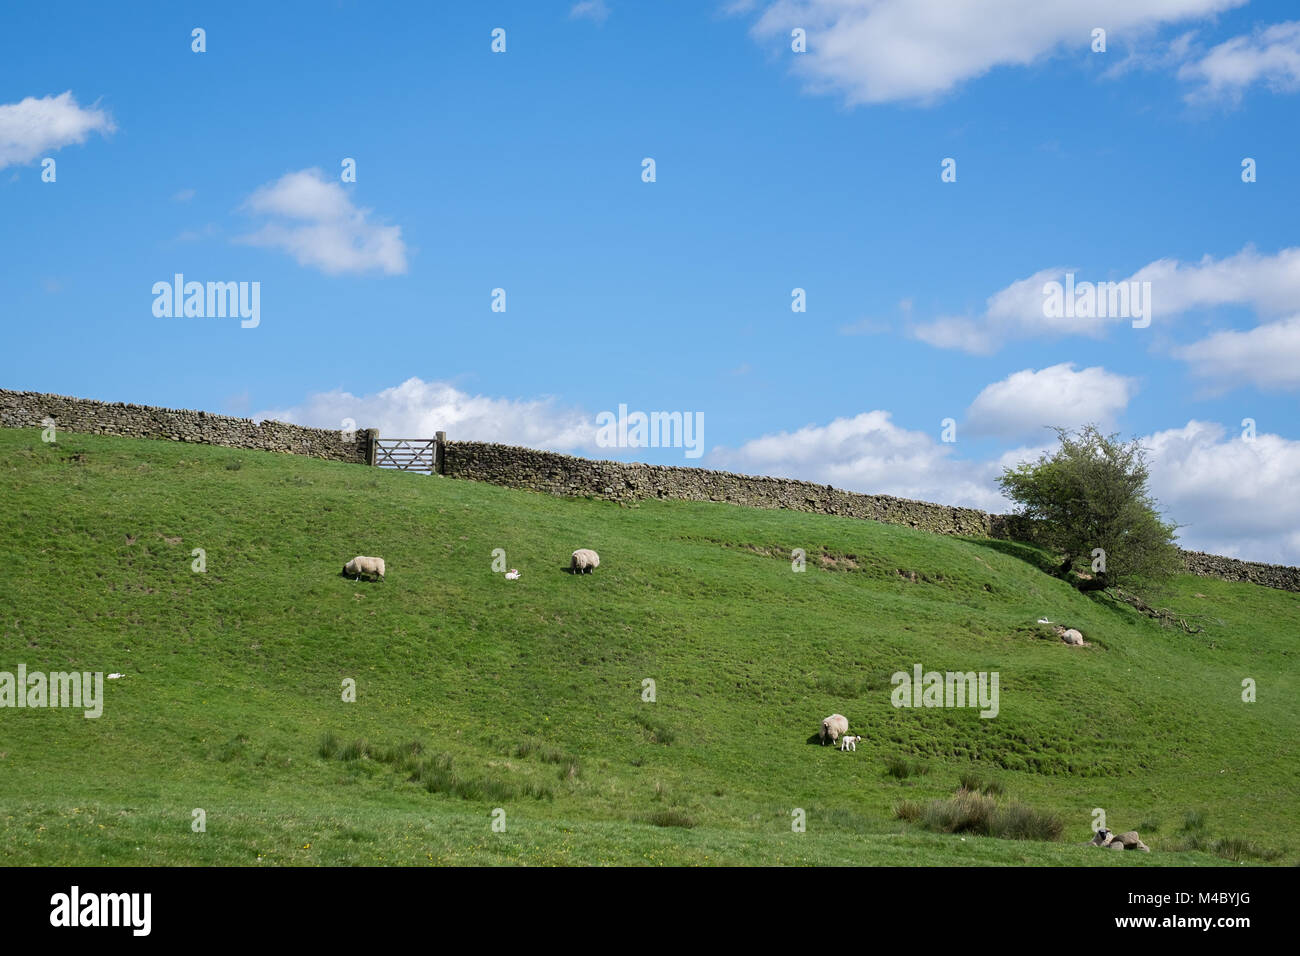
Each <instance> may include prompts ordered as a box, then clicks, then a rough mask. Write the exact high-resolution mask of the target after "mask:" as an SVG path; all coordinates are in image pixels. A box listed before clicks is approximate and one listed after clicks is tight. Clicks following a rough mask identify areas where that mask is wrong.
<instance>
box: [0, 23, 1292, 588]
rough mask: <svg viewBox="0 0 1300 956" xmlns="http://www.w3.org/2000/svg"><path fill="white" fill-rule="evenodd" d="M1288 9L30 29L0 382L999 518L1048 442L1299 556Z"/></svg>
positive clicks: (10, 113)
mask: <svg viewBox="0 0 1300 956" xmlns="http://www.w3.org/2000/svg"><path fill="white" fill-rule="evenodd" d="M975 8H978V9H975ZM1297 21H1300V14H1298V13H1297V11H1296V10H1295V9H1294V7H1292V6H1290V5H1288V4H1285V3H1261V2H1258V0H1255V2H1249V3H1246V2H1239V0H1124V2H1119V0H1098V2H1095V3H1090V4H1080V3H1060V2H1046V0H997V2H992V0H991V2H989V3H985V4H981V5H972V4H955V3H951V2H950V3H947V4H944V3H939V2H938V0H910V2H908V3H902V2H901V0H863V2H861V3H857V4H853V3H844V2H831V0H786V2H780V3H771V2H759V0H754V2H748V3H746V2H740V3H729V2H725V0H722V2H693V3H686V2H681V3H676V2H662V3H661V2H656V3H648V2H630V0H627V2H625V0H604V2H603V3H599V2H595V3H593V2H587V3H578V4H574V3H573V2H571V0H570V2H555V3H551V2H530V3H523V2H520V3H495V4H494V3H481V4H427V3H421V4H409V5H406V4H384V5H373V4H370V5H367V4H361V3H353V2H338V3H333V4H326V3H310V4H309V3H295V4H274V5H268V4H251V3H249V4H245V3H225V4H211V5H208V4H177V3H156V4H147V3H139V4H131V5H126V6H124V7H119V8H117V9H109V8H106V7H105V6H104V5H100V4H91V3H85V4H63V3H53V4H47V5H38V6H30V5H8V6H7V7H6V9H5V10H4V12H3V13H0V218H2V219H3V222H4V229H3V230H2V231H0V261H2V262H3V263H4V267H3V268H2V269H0V309H2V310H3V311H2V313H0V314H3V318H4V322H5V341H6V346H7V347H6V349H5V351H4V353H3V356H2V357H0V385H2V386H4V387H9V388H22V389H31V390H36V391H49V392H58V393H62V394H70V395H78V396H85V397H92V398H101V399H105V400H112V401H132V402H138V403H148V404H157V405H167V406H175V407H186V408H203V409H207V410H210V411H219V412H226V413H230V414H239V415H249V416H253V417H263V416H272V417H279V418H283V419H287V420H292V421H297V422H301V423H305V424H313V425H320V426H323V427H340V426H341V424H342V420H343V419H344V418H347V417H351V418H353V419H354V420H355V421H356V422H357V423H358V424H359V425H361V426H363V427H365V426H372V425H373V426H377V427H379V428H380V429H381V431H382V432H383V433H384V434H387V435H394V436H395V435H399V434H400V435H412V436H419V437H423V436H426V435H429V434H431V433H432V432H433V431H434V430H436V429H442V430H445V431H447V432H448V433H449V435H450V436H451V437H452V438H463V439H479V440H498V441H507V442H512V443H517V444H525V445H531V446H535V447H547V448H554V449H558V450H563V451H569V452H573V453H578V454H587V455H594V456H597V457H605V458H619V459H626V460H645V461H653V462H660V463H666V464H693V465H703V466H705V467H721V468H726V469H728V470H733V471H743V472H750V473H764V474H783V475H790V476H794V477H801V478H808V479H811V480H816V481H823V482H829V483H833V484H835V485H838V486H841V487H847V488H851V489H854V490H861V491H868V492H884V493H891V494H899V495H906V496H910V497H920V498H926V499H929V500H937V501H943V502H947V503H952V504H967V505H973V506H977V507H984V508H988V509H990V510H1003V509H1004V508H1005V507H1006V502H1004V501H1002V500H1001V499H1000V497H999V495H998V493H997V489H996V486H995V484H994V482H993V478H994V477H995V476H996V474H997V473H998V472H999V470H1000V468H1001V467H1002V466H1003V465H1005V464H1009V463H1013V462H1015V461H1017V460H1020V459H1022V458H1026V457H1035V456H1036V455H1037V453H1038V452H1039V451H1040V450H1041V449H1043V448H1045V447H1047V446H1048V444H1049V439H1050V433H1049V432H1047V431H1046V429H1045V428H1044V426H1046V425H1052V424H1062V425H1067V426H1074V425H1078V424H1081V423H1083V422H1086V421H1098V422H1100V423H1102V424H1103V425H1105V426H1106V427H1108V428H1110V429H1112V430H1115V431H1119V432H1120V433H1121V434H1122V435H1123V436H1124V437H1130V436H1139V437H1142V438H1143V439H1144V441H1146V442H1147V444H1148V445H1149V446H1150V447H1151V449H1152V459H1153V479H1152V485H1153V490H1154V491H1155V494H1156V496H1157V498H1159V500H1160V501H1161V502H1162V504H1163V505H1164V506H1165V507H1166V510H1167V513H1168V514H1169V515H1170V516H1171V517H1172V518H1173V519H1175V520H1176V521H1178V522H1180V523H1182V524H1184V525H1185V527H1184V529H1183V532H1182V539H1183V540H1182V543H1183V544H1184V545H1185V546H1188V547H1196V548H1202V549H1204V550H1211V551H1217V552H1220V553H1226V554H1234V555H1238V556H1241V557H1246V558H1253V559H1257V560H1269V561H1283V562H1286V563H1292V564H1295V563H1300V499H1298V497H1297V496H1296V495H1295V493H1294V490H1293V489H1294V488H1295V487H1296V485H1297V478H1300V428H1298V427H1297V419H1296V415H1295V411H1296V403H1295V399H1296V392H1297V389H1300V319H1297V318H1295V317H1296V316H1297V315H1300V236H1297V230H1296V226H1295V223H1296V210H1297V209H1298V208H1300V202H1297V200H1298V199H1300V132H1297V131H1298V130H1300V122H1297V120H1298V118H1300V116H1298V113H1297V106H1298V105H1300V96H1298V95H1297V91H1298V88H1300V22H1297ZM196 27H201V28H202V29H203V30H204V31H206V35H205V40H206V51H205V52H201V53H200V52H194V51H193V50H192V48H191V46H192V43H193V40H192V35H191V31H192V30H193V29H194V28H196ZM1096 27H1100V28H1103V29H1105V30H1106V51H1105V52H1094V50H1093V49H1092V44H1093V38H1092V30H1093V28H1096ZM495 28H502V29H504V30H505V31H506V32H505V37H506V50H505V52H504V53H494V52H493V51H492V50H491V43H492V36H491V33H492V30H493V29H495ZM795 28H799V29H803V30H804V31H805V33H806V37H807V52H804V53H796V52H794V51H793V50H792V49H791V45H792V37H791V31H792V30H793V29H795ZM647 157H650V158H653V159H654V161H655V174H656V177H655V181H654V182H644V181H643V179H642V161H643V159H645V158H647ZM1247 157H1249V158H1252V159H1253V160H1255V163H1256V172H1257V178H1256V181H1255V182H1250V183H1246V182H1243V181H1242V166H1241V164H1242V161H1243V159H1244V158H1247ZM344 158H352V159H355V161H356V170H357V175H356V182H347V183H345V182H342V181H341V179H340V172H341V162H342V160H343V159H344ZM945 158H953V159H955V160H956V172H957V177H956V181H955V182H943V181H941V177H940V173H941V161H942V160H943V159H945ZM46 159H52V160H53V161H54V163H55V166H54V172H55V179H54V181H53V182H46V181H43V179H42V169H43V166H42V162H43V160H46ZM1066 270H1071V271H1073V272H1074V273H1075V274H1076V276H1077V278H1078V280H1079V281H1093V282H1107V281H1121V280H1129V279H1133V280H1134V281H1139V282H1140V281H1150V282H1151V286H1150V288H1151V298H1152V318H1151V322H1150V326H1149V327H1147V328H1134V327H1133V326H1132V323H1131V322H1130V321H1129V320H1128V319H1125V318H1121V319H1118V320H1116V319H1105V318H1093V319H1075V320H1071V321H1068V322H1060V321H1058V322H1051V321H1048V320H1047V319H1045V318H1044V316H1043V314H1042V301H1043V293H1042V286H1043V284H1044V282H1046V281H1051V280H1053V279H1055V278H1063V274H1064V272H1065V271H1066ZM176 273H183V274H184V275H185V277H186V280H188V281H199V282H210V281H220V282H228V281H229V282H250V283H251V282H257V283H259V289H260V315H259V320H260V321H259V323H258V325H257V326H256V327H255V328H241V324H240V321H239V320H238V319H231V318H198V317H159V316H156V315H155V314H154V311H153V305H154V298H155V297H154V294H153V292H152V291H151V290H152V287H153V285H154V283H156V282H159V281H165V282H170V281H171V279H172V277H173V275H174V274H176ZM498 288H501V289H504V290H505V296H506V310H505V311H504V312H494V311H492V308H491V305H492V290H493V289H498ZM795 288H801V289H804V290H805V293H806V300H807V310H806V312H802V313H796V312H793V311H792V310H791V302H792V297H791V296H792V290H793V289H795ZM620 405H626V406H627V407H628V409H630V410H634V411H635V410H640V411H645V412H650V411H660V410H663V411H681V412H684V413H688V414H692V415H696V414H698V415H702V416H703V422H704V429H703V445H704V447H703V455H702V457H699V458H688V457H687V456H686V455H685V453H684V449H682V448H609V447H601V446H600V445H599V443H598V441H597V432H596V426H595V421H596V416H597V414H598V413H600V412H602V411H606V410H617V409H618V408H619V406H620ZM947 418H951V419H952V420H953V421H954V422H955V423H956V429H955V434H956V441H955V442H945V441H943V440H942V438H943V436H942V429H943V424H942V423H943V420H944V419H947ZM1247 418H1250V419H1253V420H1254V421H1255V423H1256V424H1255V428H1256V432H1255V435H1254V438H1253V440H1244V439H1243V437H1242V436H1243V427H1242V421H1243V419H1247Z"/></svg>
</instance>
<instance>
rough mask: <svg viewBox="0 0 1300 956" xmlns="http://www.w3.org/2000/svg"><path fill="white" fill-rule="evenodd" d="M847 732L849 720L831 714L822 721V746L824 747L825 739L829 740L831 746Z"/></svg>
mask: <svg viewBox="0 0 1300 956" xmlns="http://www.w3.org/2000/svg"><path fill="white" fill-rule="evenodd" d="M848 732H849V719H848V718H847V717H845V716H844V715H843V714H831V715H830V716H829V717H827V718H826V719H825V720H823V721H822V729H821V738H822V746H823V747H825V746H826V738H827V737H829V738H830V739H831V745H832V746H833V745H834V744H835V743H836V742H837V741H838V740H839V739H840V738H841V737H843V736H844V735H845V734H847V733H848Z"/></svg>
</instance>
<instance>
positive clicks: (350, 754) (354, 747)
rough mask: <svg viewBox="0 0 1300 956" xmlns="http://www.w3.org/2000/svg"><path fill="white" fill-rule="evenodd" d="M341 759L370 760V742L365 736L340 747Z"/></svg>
mask: <svg viewBox="0 0 1300 956" xmlns="http://www.w3.org/2000/svg"><path fill="white" fill-rule="evenodd" d="M338 756H339V759H340V760H369V759H370V742H369V741H368V740H366V739H365V738H364V737H362V738H360V739H358V740H354V741H352V743H350V744H347V745H346V746H344V747H342V748H340V749H339V755H338Z"/></svg>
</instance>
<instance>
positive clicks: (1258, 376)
mask: <svg viewBox="0 0 1300 956" xmlns="http://www.w3.org/2000/svg"><path fill="white" fill-rule="evenodd" d="M1173 355H1174V357H1175V358H1179V359H1182V360H1183V361H1185V362H1189V363H1191V369H1192V374H1194V375H1197V376H1199V377H1201V378H1204V379H1209V380H1211V381H1212V382H1213V383H1215V384H1216V385H1218V386H1220V387H1223V388H1229V387H1233V386H1237V385H1254V386H1257V387H1259V388H1266V389H1269V388H1272V389H1295V388H1300V315H1295V316H1292V317H1291V318H1289V319H1284V320H1282V321H1280V322H1270V323H1268V324H1267V325H1260V326H1256V327H1255V328H1253V329H1250V330H1249V331H1246V332H1238V331H1235V330H1229V331H1225V332H1216V333H1215V334H1213V335H1211V336H1208V337H1206V338H1204V339H1201V340H1200V341H1198V342H1193V343H1192V344H1191V345H1184V346H1180V347H1178V348H1175V349H1174V350H1173Z"/></svg>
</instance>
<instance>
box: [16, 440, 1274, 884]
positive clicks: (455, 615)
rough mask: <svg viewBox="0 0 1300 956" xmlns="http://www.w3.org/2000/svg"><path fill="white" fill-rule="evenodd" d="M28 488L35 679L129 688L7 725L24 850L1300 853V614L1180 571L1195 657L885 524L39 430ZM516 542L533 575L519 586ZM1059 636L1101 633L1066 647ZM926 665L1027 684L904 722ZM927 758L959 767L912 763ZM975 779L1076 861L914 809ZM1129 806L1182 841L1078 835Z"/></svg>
mask: <svg viewBox="0 0 1300 956" xmlns="http://www.w3.org/2000/svg"><path fill="white" fill-rule="evenodd" d="M0 473H2V474H3V483H0V506H2V510H0V525H2V527H0V567H3V568H4V573H3V576H0V670H7V671H14V670H16V668H17V665H18V664H19V662H23V663H25V664H26V665H27V667H28V669H29V670H32V671H34V670H46V671H62V670H69V669H79V670H89V671H103V672H104V673H106V674H107V673H111V672H114V671H119V672H122V673H123V674H124V675H125V676H124V677H123V678H122V679H120V680H115V681H109V682H106V683H105V685H104V687H105V696H106V703H105V707H104V714H103V716H102V717H101V718H99V719H97V720H87V719H85V718H84V717H82V715H81V713H80V712H79V711H70V710H55V709H44V710H33V709H23V710H16V709H4V710H0V853H3V856H4V858H5V860H6V861H7V862H9V863H17V864H52V863H58V864H64V863H76V864H97V863H109V864H157V863H181V864H251V863H254V862H257V861H261V862H262V863H264V864H340V863H393V864H427V863H429V862H435V863H475V864H496V863H505V864H509V863H819V864H862V863H879V864H1048V865H1073V864H1087V865H1105V866H1116V865H1123V866H1132V865H1146V866H1149V865H1161V864H1211V865H1214V864H1223V863H1225V859H1224V857H1223V855H1227V856H1230V857H1236V858H1240V859H1243V860H1247V861H1252V862H1254V861H1258V860H1260V859H1267V860H1270V861H1275V862H1284V863H1294V862H1295V861H1296V859H1297V853H1298V850H1300V847H1297V845H1296V840H1295V837H1296V833H1295V821H1296V820H1297V819H1300V785H1298V784H1300V780H1298V779H1297V776H1298V771H1297V767H1300V762H1298V761H1297V759H1296V741H1297V738H1298V737H1300V734H1298V733H1297V731H1298V730H1300V717H1298V715H1297V704H1296V701H1297V691H1298V690H1300V685H1298V683H1297V679H1296V678H1297V664H1296V644H1295V635H1296V634H1297V631H1298V630H1300V597H1298V596H1297V595H1294V594H1289V593H1284V592H1281V591H1276V590H1269V589H1266V588H1261V587H1256V586H1254V585H1249V584H1229V583H1225V582H1219V581H1213V580H1208V579H1204V578H1191V577H1187V578H1181V579H1178V580H1177V581H1176V582H1175V583H1174V585H1173V586H1172V587H1171V589H1170V593H1169V594H1168V595H1166V596H1165V603H1167V604H1170V605H1172V606H1174V607H1176V608H1178V609H1180V610H1182V611H1185V612H1195V613H1208V614H1211V615H1212V616H1214V617H1216V618H1218V619H1220V620H1221V621H1222V622H1223V623H1222V625H1217V624H1216V625H1213V626H1211V627H1210V628H1209V629H1208V630H1207V631H1206V632H1205V633H1202V634H1197V635H1188V634H1186V633H1183V632H1182V631H1180V630H1175V629H1162V628H1160V627H1159V626H1158V625H1157V624H1155V623H1154V622H1152V621H1150V620H1148V619H1145V618H1143V617H1141V616H1139V615H1137V614H1136V613H1135V612H1132V611H1128V610H1119V609H1115V608H1112V607H1109V606H1107V605H1105V604H1102V603H1098V602H1096V601H1094V600H1092V599H1090V598H1088V597H1086V596H1083V595H1081V594H1079V593H1077V592H1076V591H1074V590H1073V589H1071V588H1070V587H1068V586H1067V585H1065V584H1063V583H1062V582H1060V581H1058V580H1056V579H1054V578H1052V577H1050V576H1048V575H1046V574H1044V573H1042V572H1041V571H1040V570H1039V569H1038V567H1037V564H1036V562H1037V560H1038V559H1039V557H1040V556H1038V555H1036V554H1035V553H1034V552H1032V551H1029V550H1028V549H1024V548H1019V547H1017V546H1014V545H1009V544H1005V543H994V542H980V541H967V540H958V539H954V538H945V537H939V536H932V535H928V534H924V533H920V532H916V531H912V530H910V529H906V528H899V527H892V526H886V525H880V524H876V523H873V522H867V521H857V520H851V519H844V518H833V517H822V516H816V515H808V514H797V513H790V512H779V511H759V510H751V509H744V508H737V507H732V506H727V505H715V504H704V503H689V502H659V501H652V502H646V503H643V504H642V505H641V506H639V507H634V508H625V507H619V506H616V505H613V504H609V503H606V502H597V501H588V500H568V499H558V498H552V497H548V496H545V495H538V494H532V493H528V492H520V491H513V490H508V489H503V488H497V487H493V486H490V485H484V484H476V483H472V482H459V481H451V480H447V479H443V478H439V477H432V478H430V477H424V476H417V475H410V474H402V473H393V472H385V471H379V470H375V469H365V468H359V467H356V466H352V465H343V464H334V463H329V462H321V461H314V460H310V459H304V458H297V457H291V456H281V455H272V454H261V453H253V452H242V451H235V450H230V449H221V448H210V447H204V446H192V445H182V444H174V443H168V442H149V441H134V440H128V439H118V438H106V437H99V436H81V435H71V434H65V435H64V436H63V437H62V438H61V440H60V441H59V443H58V444H57V445H46V444H43V443H42V442H41V441H40V437H39V432H38V431H36V430H0ZM576 547H593V548H595V549H597V550H598V551H599V552H600V554H601V558H602V564H601V567H600V569H599V570H598V571H597V572H596V573H595V574H592V575H589V576H583V577H572V576H570V575H567V574H564V573H562V572H561V567H562V566H563V565H564V564H565V562H566V559H567V555H568V554H569V552H570V551H571V550H573V549H574V548H576ZM195 548H202V549H204V551H205V552H206V560H207V570H206V572H205V573H195V572H194V571H192V570H191V562H192V561H193V560H194V558H193V557H192V554H191V552H192V550H193V549H195ZM494 548H503V549H504V550H505V552H506V560H507V562H508V564H507V566H509V567H517V568H519V569H521V570H522V572H523V576H522V578H521V579H520V580H518V581H506V580H505V579H504V576H503V575H501V574H495V573H493V572H492V571H491V562H492V551H493V549H494ZM794 548H803V549H805V550H806V551H807V553H808V555H809V559H808V569H807V571H806V572H804V573H794V572H793V571H792V570H791V562H790V558H789V555H790V552H791V550H792V549H794ZM354 554H379V555H382V556H384V557H385V558H386V559H387V562H388V580H387V581H386V582H384V583H382V584H368V583H365V582H361V583H356V582H353V581H349V580H346V579H344V578H342V577H341V576H340V575H339V569H340V567H341V565H342V563H343V562H344V561H345V560H346V559H348V558H349V557H351V556H352V555H354ZM900 572H902V573H901V574H900ZM912 572H915V580H913V574H912ZM1043 616H1047V617H1050V618H1051V619H1052V620H1053V621H1063V622H1067V623H1069V624H1070V625H1073V626H1076V627H1078V628H1080V629H1081V630H1082V631H1083V632H1084V634H1085V635H1086V636H1087V638H1088V640H1089V641H1090V642H1091V643H1092V644H1093V646H1092V647H1090V648H1084V649H1071V648H1067V647H1065V646H1064V645H1063V644H1061V643H1060V642H1059V641H1056V640H1054V639H1049V638H1048V637H1046V636H1045V635H1044V632H1043V629H1042V628H1040V627H1038V626H1037V625H1036V624H1035V623H1034V622H1035V620H1036V619H1037V618H1039V617H1043ZM915 663H921V664H923V665H924V667H925V668H926V669H927V670H940V671H944V670H960V671H970V670H975V671H998V672H999V674H1000V676H1001V687H1000V690H1001V701H1000V704H1001V707H1000V713H999V715H998V716H997V717H996V718H995V719H992V720H984V719H981V718H980V717H979V716H978V714H977V713H976V711H975V710H973V709H963V710H958V709H896V708H894V707H892V706H891V704H890V699H889V692H890V690H891V686H890V675H891V674H892V673H894V672H895V671H897V670H910V669H911V667H912V665H913V664H915ZM1246 677H1251V678H1254V679H1255V680H1256V681H1257V682H1258V687H1259V690H1258V695H1259V699H1258V702H1256V703H1253V704H1245V703H1243V702H1242V700H1241V683H1242V680H1243V678H1246ZM347 678H352V679H354V680H355V681H356V686H357V700H356V702H355V703H345V702H344V701H343V700H342V691H341V687H342V684H343V682H344V680H345V679H347ZM646 678H650V679H653V680H654V681H655V682H656V696H657V700H656V702H654V703H645V702H643V701H642V699H641V694H642V686H643V685H642V682H643V680H644V679H646ZM836 711H838V712H841V713H844V714H846V715H848V717H849V719H850V723H851V725H852V726H853V727H854V728H855V729H856V730H857V731H858V732H860V733H863V734H864V735H865V739H864V740H863V742H862V743H861V744H860V745H859V748H858V751H857V753H856V754H842V753H839V752H836V751H833V750H832V749H831V748H829V747H825V748H822V747H818V746H813V745H810V744H809V742H808V738H809V735H810V734H813V733H814V732H815V730H816V728H817V726H818V724H819V721H820V720H821V718H822V717H823V716H825V715H826V714H829V713H832V712H836ZM323 742H324V743H323ZM898 757H902V758H907V759H908V760H910V761H913V762H915V763H917V764H920V765H923V766H924V767H926V768H928V772H927V773H924V774H921V775H914V776H909V777H907V778H904V779H899V778H897V777H894V776H891V775H889V774H888V773H887V772H886V761H887V760H889V759H890V758H898ZM349 758H351V759H349ZM968 772H974V773H977V774H979V775H981V776H983V777H984V778H986V779H990V780H994V781H996V782H997V783H1000V784H1001V785H1002V787H1003V788H1004V790H1005V793H1006V795H1007V797H1008V798H1014V799H1015V800H1017V801H1020V802H1023V803H1026V804H1028V805H1030V806H1032V807H1035V808H1036V809H1039V810H1043V811H1047V812H1051V813H1056V814H1059V815H1060V817H1061V818H1062V819H1063V821H1064V822H1065V824H1066V826H1065V834H1064V838H1063V840H1062V841H1061V842H1056V843H1049V842H1038V841H1026V840H1002V839H994V838H989V837H978V836H973V835H967V836H966V837H965V838H964V839H963V838H962V837H961V836H956V835H946V834H940V833H931V832H926V831H924V830H921V829H919V828H917V827H916V826H914V825H911V824H908V823H904V822H902V821H900V820H898V819H897V818H896V817H895V814H894V808H895V807H896V806H897V805H898V804H899V803H900V802H901V801H903V800H911V801H918V802H921V803H924V802H926V801H928V800H931V799H936V798H943V797H947V796H950V795H951V794H952V793H953V791H954V789H955V788H956V786H957V780H958V777H959V775H961V774H963V773H968ZM497 807H501V808H503V809H504V811H505V815H506V816H505V820H506V828H505V831H504V832H494V831H493V829H492V827H491V814H492V811H493V809H494V808H497ZM1096 807H1100V808H1104V810H1105V811H1106V814H1107V819H1108V823H1109V824H1110V826H1111V827H1112V828H1113V829H1116V830H1127V829H1133V828H1137V829H1139V830H1141V832H1142V835H1143V838H1144V839H1145V840H1146V842H1147V843H1149V844H1150V845H1151V846H1152V848H1153V850H1154V852H1153V853H1151V854H1149V855H1148V854H1138V853H1127V854H1116V853H1108V852H1105V851H1102V850H1097V849H1094V848H1091V847H1084V846H1080V845H1079V844H1081V843H1082V842H1083V841H1085V840H1087V839H1088V838H1089V837H1090V836H1091V832H1090V829H1089V825H1090V822H1091V820H1092V811H1093V808H1096ZM196 808H201V809H203V810H204V811H205V812H206V821H207V824H206V832H202V833H196V832H193V830H192V827H191V819H192V811H193V810H195V809H196ZM796 808H799V809H802V810H803V811H804V812H805V814H806V820H807V832H804V833H795V832H792V827H791V820H792V811H794V810H795V809H796ZM1189 815H1191V817H1190V821H1189V820H1188V817H1189ZM1216 846H1217V848H1218V850H1219V853H1220V854H1223V855H1215V854H1214V853H1212V852H1209V851H1211V850H1213V849H1214V848H1215V847H1216ZM1198 847H1199V849H1197V848H1198ZM1189 848H1190V849H1189ZM1174 851H1177V852H1174Z"/></svg>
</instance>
